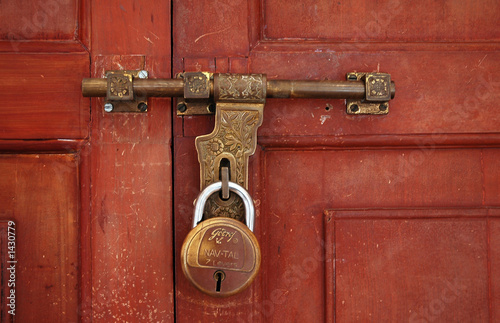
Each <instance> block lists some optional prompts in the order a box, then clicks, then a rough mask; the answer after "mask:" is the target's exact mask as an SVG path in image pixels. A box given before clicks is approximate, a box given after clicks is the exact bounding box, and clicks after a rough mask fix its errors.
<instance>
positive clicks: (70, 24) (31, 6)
mask: <svg viewBox="0 0 500 323" xmlns="http://www.w3.org/2000/svg"><path fill="white" fill-rule="evenodd" d="M79 2H80V1H68V0H50V1H32V0H31V1H30V0H20V1H13V0H7V1H2V3H1V4H0V10H1V11H2V19H1V21H0V38H1V39H7V40H21V41H26V40H30V41H33V40H73V39H74V37H75V30H77V29H78V28H79V26H78V24H79V16H78V11H79Z"/></svg>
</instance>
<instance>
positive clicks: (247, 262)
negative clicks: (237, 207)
mask: <svg viewBox="0 0 500 323" xmlns="http://www.w3.org/2000/svg"><path fill="white" fill-rule="evenodd" d="M181 263H182V270H183V271H184V274H185V275H186V277H187V278H188V279H189V281H191V283H192V284H193V285H194V286H195V287H196V288H198V289H199V290H200V291H202V292H204V293H206V294H209V295H211V296H219V297H224V296H230V295H234V294H236V293H239V292H241V291H242V290H244V289H245V288H246V287H248V286H249V285H250V284H251V283H252V281H253V280H254V279H255V277H256V276H257V273H258V271H259V268H260V247H259V243H258V242H257V239H256V238H255V236H254V235H253V233H252V231H250V230H249V229H248V227H247V226H245V225H244V224H243V223H241V222H240V221H237V220H234V219H231V218H225V217H218V218H211V219H208V220H205V221H203V222H201V223H200V224H198V225H197V226H196V227H195V228H194V229H192V230H191V231H190V232H189V234H188V235H187V237H186V239H185V240H184V243H183V244H182V250H181Z"/></svg>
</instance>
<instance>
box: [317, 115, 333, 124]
mask: <svg viewBox="0 0 500 323" xmlns="http://www.w3.org/2000/svg"><path fill="white" fill-rule="evenodd" d="M331 117H332V116H326V115H322V116H321V117H320V121H321V124H324V123H325V122H326V120H327V119H330V118H331Z"/></svg>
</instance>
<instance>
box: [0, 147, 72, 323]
mask: <svg viewBox="0 0 500 323" xmlns="http://www.w3.org/2000/svg"><path fill="white" fill-rule="evenodd" d="M79 194H80V193H79V183H78V157H77V155H75V154H58V155H53V154H45V155H0V201H1V203H2V209H1V211H0V217H1V220H2V221H9V220H12V221H15V222H16V226H15V228H16V256H17V261H18V262H17V264H16V292H15V294H16V312H15V313H16V315H15V320H16V321H18V320H19V321H20V322H32V321H36V320H40V319H41V317H43V319H44V320H46V322H49V321H50V322H77V321H78V317H79V315H80V314H81V312H80V309H79V277H80V269H79V267H80V265H79V264H80V260H79V256H78V248H79V230H78V229H79V215H78V212H79V208H80V206H79V198H80V196H79Z"/></svg>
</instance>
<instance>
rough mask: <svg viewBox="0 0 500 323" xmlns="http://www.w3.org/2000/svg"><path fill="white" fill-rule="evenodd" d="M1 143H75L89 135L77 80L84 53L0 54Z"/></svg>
mask: <svg viewBox="0 0 500 323" xmlns="http://www.w3.org/2000/svg"><path fill="white" fill-rule="evenodd" d="M0 58H1V59H0V70H1V71H2V76H3V77H2V78H1V79H0V87H1V88H2V93H3V94H2V97H3V99H4V104H2V105H1V107H0V138H2V139H40V138H43V139H58V138H61V139H78V138H86V137H88V135H89V128H88V123H89V121H90V105H89V99H87V98H83V97H82V94H81V86H80V81H81V79H82V78H84V77H88V75H89V63H90V60H89V56H88V54H86V53H85V54H82V53H74V54H67V55H61V54H7V53H4V54H0Z"/></svg>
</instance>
